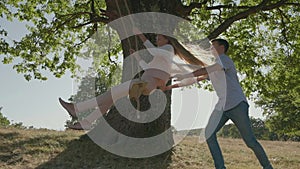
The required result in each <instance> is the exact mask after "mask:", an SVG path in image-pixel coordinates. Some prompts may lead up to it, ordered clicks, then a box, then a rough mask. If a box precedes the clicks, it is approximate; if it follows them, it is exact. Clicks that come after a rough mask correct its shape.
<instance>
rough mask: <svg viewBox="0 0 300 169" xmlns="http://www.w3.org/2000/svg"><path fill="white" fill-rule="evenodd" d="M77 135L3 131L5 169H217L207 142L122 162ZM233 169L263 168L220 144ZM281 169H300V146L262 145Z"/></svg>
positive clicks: (0, 153) (234, 144) (237, 143)
mask: <svg viewBox="0 0 300 169" xmlns="http://www.w3.org/2000/svg"><path fill="white" fill-rule="evenodd" d="M83 134H84V133H83V132H77V131H65V132H58V131H49V130H34V129H33V130H18V129H0V168H1V169H30V168H38V169H42V168H49V169H72V168H74V169H79V168H80V169H81V168H86V169H92V168H94V169H109V168H112V169H119V168H120V169H143V168H145V169H180V168H182V169H202V168H203V169H213V168H214V167H213V161H212V158H211V156H210V154H209V151H208V148H207V146H206V144H205V143H199V142H198V139H197V138H196V137H192V136H189V137H187V138H186V139H185V140H184V141H182V142H181V143H180V144H179V145H177V146H176V147H175V148H174V150H173V153H172V155H169V154H166V155H162V156H157V157H152V158H147V159H128V158H122V157H119V156H116V155H113V154H110V153H108V152H106V151H105V150H103V149H101V148H99V147H98V146H97V145H95V144H94V143H93V142H91V141H90V140H89V139H88V138H86V137H82V138H81V137H80V136H82V135H83ZM219 141H220V144H221V147H222V150H223V154H224V158H225V162H226V166H227V168H228V169H259V168H261V167H260V166H259V163H258V161H257V159H256V158H255V156H254V154H253V153H252V151H251V150H250V149H248V148H247V147H246V145H245V144H244V142H243V141H242V140H240V139H224V138H220V139H219ZM260 143H261V144H262V145H263V147H264V148H265V150H266V152H267V154H268V156H269V158H270V161H271V162H272V164H273V166H274V168H275V169H299V168H300V142H280V141H260Z"/></svg>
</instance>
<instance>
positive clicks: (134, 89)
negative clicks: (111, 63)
mask: <svg viewBox="0 0 300 169" xmlns="http://www.w3.org/2000/svg"><path fill="white" fill-rule="evenodd" d="M124 2H125V7H126V10H127V13H128V15H130V9H129V5H128V3H127V1H126V0H124ZM116 6H117V9H118V12H119V14H120V16H121V8H120V5H119V2H118V0H117V1H116ZM129 19H130V22H131V24H132V26H134V22H133V19H132V17H131V16H129ZM121 22H122V26H123V29H124V30H125V34H126V37H127V39H128V44H129V48H130V49H132V46H131V43H130V40H129V38H128V34H127V31H126V26H125V23H124V21H123V20H121ZM134 38H135V51H137V50H138V39H137V36H135V37H134ZM131 66H132V67H131V74H132V76H133V73H134V70H133V59H132V61H131ZM138 72H139V77H138V78H139V81H138V82H135V83H133V84H132V86H131V88H130V89H129V98H130V99H133V100H135V102H136V104H137V118H140V115H139V111H140V108H141V104H140V100H139V98H140V96H141V95H142V93H143V90H144V89H145V87H146V85H147V84H146V83H145V82H142V81H141V75H140V70H139V67H138Z"/></svg>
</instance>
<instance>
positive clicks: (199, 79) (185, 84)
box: [162, 75, 208, 91]
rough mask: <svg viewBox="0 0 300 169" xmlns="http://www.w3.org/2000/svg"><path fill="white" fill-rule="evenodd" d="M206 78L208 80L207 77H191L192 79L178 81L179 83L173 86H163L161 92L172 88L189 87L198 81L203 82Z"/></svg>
mask: <svg viewBox="0 0 300 169" xmlns="http://www.w3.org/2000/svg"><path fill="white" fill-rule="evenodd" d="M207 78H208V76H207V75H203V76H198V77H192V78H187V79H185V80H182V81H180V82H179V83H176V84H173V85H169V86H165V87H164V88H162V90H163V91H166V90H172V89H174V88H179V87H184V86H189V85H192V84H195V83H197V82H199V81H202V80H205V79H207Z"/></svg>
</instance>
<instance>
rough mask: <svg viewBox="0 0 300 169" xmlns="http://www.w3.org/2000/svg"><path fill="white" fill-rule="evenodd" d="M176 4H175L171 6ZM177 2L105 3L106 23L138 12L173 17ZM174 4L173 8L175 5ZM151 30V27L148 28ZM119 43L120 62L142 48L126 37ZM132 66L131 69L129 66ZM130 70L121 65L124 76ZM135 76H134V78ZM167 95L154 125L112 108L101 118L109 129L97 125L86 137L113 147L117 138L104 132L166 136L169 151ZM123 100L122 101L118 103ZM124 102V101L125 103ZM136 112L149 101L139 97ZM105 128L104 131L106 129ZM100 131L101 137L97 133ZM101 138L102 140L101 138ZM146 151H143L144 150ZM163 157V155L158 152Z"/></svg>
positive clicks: (111, 0) (125, 0) (138, 0)
mask: <svg viewBox="0 0 300 169" xmlns="http://www.w3.org/2000/svg"><path fill="white" fill-rule="evenodd" d="M175 2H176V3H175ZM178 2H179V6H180V5H182V4H181V2H180V1H177V0H176V1H174V3H172V4H170V3H168V1H167V0H166V1H162V0H107V1H106V4H107V11H109V14H110V19H111V20H115V19H118V18H119V17H121V16H126V15H128V14H134V13H140V12H165V13H170V14H175V11H176V9H178ZM176 4H177V5H176ZM149 26H151V24H149ZM116 31H117V32H120V31H122V30H120V29H119V28H118V29H116ZM146 36H147V37H148V38H149V39H150V40H151V41H152V42H153V40H154V39H155V35H153V34H152V35H146ZM121 43H122V49H123V56H124V60H125V59H126V57H127V56H128V55H129V49H130V48H134V49H141V48H143V45H142V43H141V41H140V40H138V41H137V38H135V37H129V38H127V39H123V40H122V41H121ZM131 66H132V65H131ZM130 69H131V67H128V65H126V64H124V65H123V72H124V73H128V72H130ZM138 76H139V74H138V75H137V76H136V77H138ZM128 80H130V79H128V78H127V77H126V76H124V74H123V78H122V81H123V82H124V81H128ZM171 93H172V92H171V91H167V92H165V95H166V98H167V104H166V107H165V110H164V112H163V113H162V114H161V115H160V116H159V117H158V118H157V119H155V120H154V121H151V122H149V123H137V122H134V121H131V120H128V119H127V118H125V117H124V113H125V114H126V115H125V116H138V114H137V112H136V111H135V110H134V111H128V112H121V114H120V112H118V110H117V108H116V107H113V108H112V109H111V110H110V111H109V112H108V114H107V115H106V116H105V117H104V119H105V121H106V122H107V123H108V124H109V126H110V127H112V128H113V129H107V130H106V129H105V128H107V127H108V126H106V127H105V126H102V125H101V123H99V125H98V126H96V127H95V129H93V130H91V131H90V132H89V133H88V135H91V136H92V137H93V136H95V137H96V135H103V137H102V138H101V139H106V141H107V142H110V143H112V144H113V143H114V142H116V143H117V142H118V141H120V140H118V139H119V136H117V135H110V134H104V133H105V132H110V131H112V130H115V131H117V132H118V133H121V135H125V136H128V137H134V138H149V137H154V136H157V135H159V134H161V133H164V132H166V134H165V139H164V141H163V142H164V143H161V144H164V145H166V144H167V145H168V146H169V147H170V149H171V147H172V145H173V144H174V140H173V135H172V132H171ZM155 97H157V99H160V98H159V97H161V95H156V96H155ZM124 99H126V98H124ZM122 100H123V99H122ZM127 101H128V99H127ZM131 103H132V104H133V105H134V106H135V107H136V106H137V103H136V102H135V101H131ZM140 105H141V106H140V111H146V110H148V109H150V103H149V97H148V96H141V97H140ZM153 107H154V108H155V105H153V106H152V108H153ZM110 127H108V128H110ZM99 131H101V132H102V133H99ZM104 137H105V138H104ZM107 137H111V138H107ZM145 151H147V150H145ZM162 153H163V152H162Z"/></svg>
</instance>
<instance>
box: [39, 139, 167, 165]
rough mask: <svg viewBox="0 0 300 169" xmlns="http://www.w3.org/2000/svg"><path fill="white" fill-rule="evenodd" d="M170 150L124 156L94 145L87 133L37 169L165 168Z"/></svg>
mask: <svg viewBox="0 0 300 169" xmlns="http://www.w3.org/2000/svg"><path fill="white" fill-rule="evenodd" d="M171 154H172V152H171V151H170V152H166V153H164V154H161V155H158V156H155V157H151V158H144V159H131V158H124V157H120V156H117V155H114V154H111V153H109V152H107V151H106V150H104V149H102V148H101V147H99V146H98V145H96V144H95V143H94V142H93V141H92V140H91V139H90V138H89V137H88V136H87V135H83V136H82V137H81V138H80V139H77V140H72V141H71V142H70V143H69V144H68V146H67V148H66V149H65V150H64V151H63V152H61V153H60V154H59V155H57V156H56V157H54V158H53V159H51V160H49V161H47V162H46V163H44V164H41V165H40V166H38V167H37V169H48V168H55V169H64V168H74V169H78V168H80V169H93V168H95V169H96V168H97V169H100V168H101V169H109V168H114V169H135V168H136V169H141V168H159V169H164V168H167V167H168V166H169V164H170V162H171Z"/></svg>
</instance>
